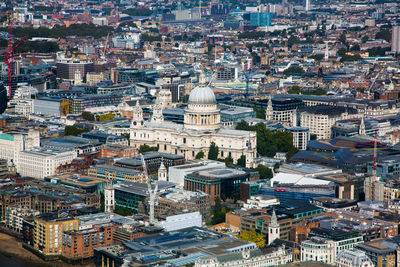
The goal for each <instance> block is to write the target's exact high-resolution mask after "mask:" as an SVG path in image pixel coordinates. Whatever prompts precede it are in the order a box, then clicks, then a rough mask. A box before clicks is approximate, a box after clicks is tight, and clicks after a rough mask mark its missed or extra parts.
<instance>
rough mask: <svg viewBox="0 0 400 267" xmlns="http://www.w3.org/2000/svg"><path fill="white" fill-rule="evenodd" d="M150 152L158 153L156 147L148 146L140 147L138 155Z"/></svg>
mask: <svg viewBox="0 0 400 267" xmlns="http://www.w3.org/2000/svg"><path fill="white" fill-rule="evenodd" d="M150 151H158V147H156V146H149V145H146V144H144V145H141V146H140V147H139V153H140V154H142V153H144V152H150Z"/></svg>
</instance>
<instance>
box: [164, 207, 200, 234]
mask: <svg viewBox="0 0 400 267" xmlns="http://www.w3.org/2000/svg"><path fill="white" fill-rule="evenodd" d="M202 224H203V220H202V216H201V213H200V212H198V211H196V212H191V213H184V214H179V215H173V216H168V217H167V218H166V220H165V221H161V222H158V223H157V225H158V226H160V227H162V228H164V230H165V231H167V232H170V231H176V230H180V229H184V228H189V227H194V226H197V227H201V226H202Z"/></svg>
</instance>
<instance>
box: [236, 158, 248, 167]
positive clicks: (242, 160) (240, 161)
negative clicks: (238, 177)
mask: <svg viewBox="0 0 400 267" xmlns="http://www.w3.org/2000/svg"><path fill="white" fill-rule="evenodd" d="M237 165H239V166H242V167H246V156H245V155H241V156H240V158H238V160H237Z"/></svg>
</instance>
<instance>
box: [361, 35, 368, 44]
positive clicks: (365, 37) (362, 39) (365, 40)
mask: <svg viewBox="0 0 400 267" xmlns="http://www.w3.org/2000/svg"><path fill="white" fill-rule="evenodd" d="M368 40H369V38H368V36H363V37H362V38H361V42H362V43H366V42H367V41H368Z"/></svg>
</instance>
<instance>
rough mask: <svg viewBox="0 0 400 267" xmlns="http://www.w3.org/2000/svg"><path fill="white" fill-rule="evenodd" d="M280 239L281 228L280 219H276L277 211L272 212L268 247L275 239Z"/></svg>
mask: <svg viewBox="0 0 400 267" xmlns="http://www.w3.org/2000/svg"><path fill="white" fill-rule="evenodd" d="M279 237H280V227H279V224H278V218H277V217H276V213H275V209H273V210H272V216H271V221H270V222H269V225H268V245H270V244H271V243H272V242H273V241H274V240H275V239H277V238H279Z"/></svg>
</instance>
